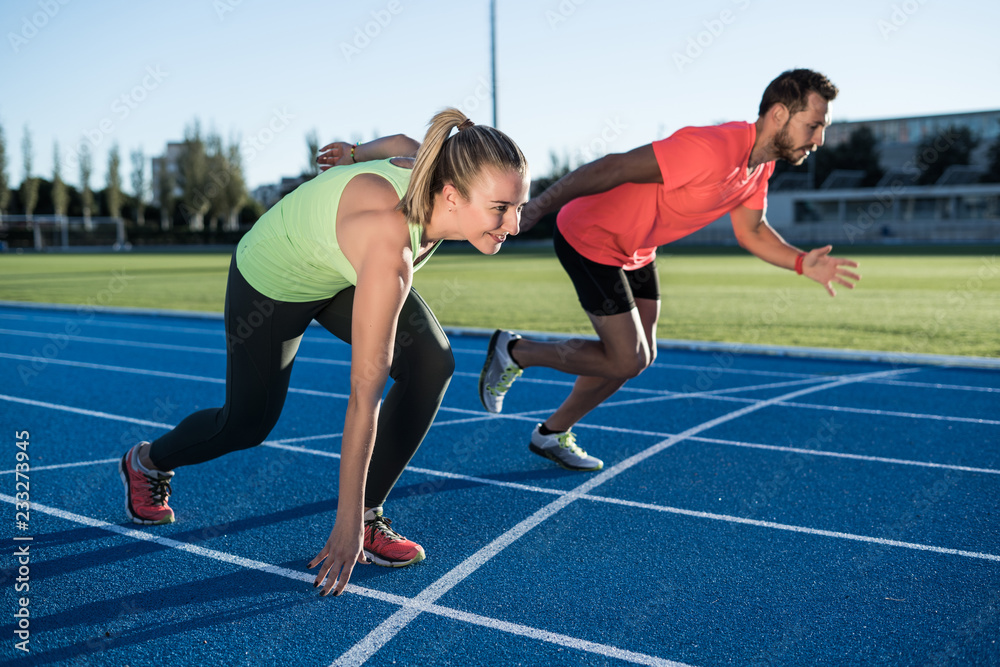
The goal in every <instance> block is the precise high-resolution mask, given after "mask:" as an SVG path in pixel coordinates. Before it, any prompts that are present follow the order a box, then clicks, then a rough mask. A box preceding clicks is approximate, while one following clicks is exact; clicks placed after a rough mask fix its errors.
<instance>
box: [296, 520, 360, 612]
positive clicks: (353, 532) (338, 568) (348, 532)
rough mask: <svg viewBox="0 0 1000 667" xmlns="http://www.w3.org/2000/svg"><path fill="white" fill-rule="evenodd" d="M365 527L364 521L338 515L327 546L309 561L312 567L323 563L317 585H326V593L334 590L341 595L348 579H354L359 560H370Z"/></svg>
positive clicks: (317, 586)
mask: <svg viewBox="0 0 1000 667" xmlns="http://www.w3.org/2000/svg"><path fill="white" fill-rule="evenodd" d="M364 537H365V529H364V523H363V522H362V521H353V520H350V519H344V520H341V517H340V516H338V517H337V520H336V521H335V522H334V524H333V530H332V531H330V537H329V538H327V540H326V544H325V545H324V546H323V550H322V551H320V552H319V553H318V554H317V555H316V557H315V558H313V559H312V561H310V563H309V569H310V570H311V569H313V568H314V567H316V566H317V565H319V564H320V563H323V566H322V567H321V568H320V569H319V572H318V573H317V574H316V580H315V581H314V582H313V587H315V588H319V587H320V586H322V585H323V580H324V579H325V580H326V586H323V591H322V593H323V595H329V594H330V591H331V590H333V594H334V595H340V594H341V593H343V592H344V588H346V587H347V582H348V581H350V579H351V573H352V572H353V571H354V564H355V563H368V559H367V558H365V552H364V548H363V545H364Z"/></svg>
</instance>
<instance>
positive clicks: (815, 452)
mask: <svg viewBox="0 0 1000 667" xmlns="http://www.w3.org/2000/svg"><path fill="white" fill-rule="evenodd" d="M691 440H694V441H696V442H706V443H709V444H713V445H726V446H727V447H745V448H748V449H768V450H772V451H776V452H790V453H793V454H803V455H805V456H828V457H832V458H838V459H850V460H855V461H870V462H873V463H888V464H890V465H902V466H918V467H921V468H938V469H942V470H956V471H960V472H974V473H984V474H987V475H1000V470H995V469H993V468H973V467H970V466H960V465H953V464H950V463H931V462H930V461H911V460H909V459H894V458H887V457H884V456H867V455H865V454H848V453H847V452H829V451H824V450H820V449H803V448H801V447H782V446H780V445H761V444H757V443H753V442H740V441H738V440H720V439H718V438H702V437H694V438H691Z"/></svg>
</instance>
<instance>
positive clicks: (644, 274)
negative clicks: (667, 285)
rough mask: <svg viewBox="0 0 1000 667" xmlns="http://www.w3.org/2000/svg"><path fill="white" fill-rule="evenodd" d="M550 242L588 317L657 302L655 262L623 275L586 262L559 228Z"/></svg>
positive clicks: (609, 267) (601, 315) (624, 272)
mask: <svg viewBox="0 0 1000 667" xmlns="http://www.w3.org/2000/svg"><path fill="white" fill-rule="evenodd" d="M552 242H553V245H554V246H555V249H556V257H558V258H559V262H560V263H561V264H562V265H563V268H564V269H566V273H568V274H569V279H570V280H572V281H573V287H575V288H576V295H577V297H578V298H579V299H580V305H581V306H583V309H584V310H585V311H587V312H588V313H590V314H592V315H597V316H599V317H603V316H606V315H617V314H619V313H627V312H628V311H630V310H632V309H633V308H635V300H636V299H652V300H657V299H659V298H660V278H659V276H658V275H657V273H656V261H655V260H654V261H652V262H650V263H649V264H647V265H646V266H643V267H641V268H638V269H635V270H634V271H626V270H625V269H623V268H621V267H620V266H610V265H608V264H599V263H597V262H594V261H592V260H589V259H587V258H586V257H584V256H583V255H581V254H580V253H578V252H577V251H576V249H575V248H574V247H573V246H571V245H570V244H569V241H567V240H566V239H565V238H564V237H563V235H562V234H560V233H559V228H558V227H556V228H555V230H554V231H553V233H552Z"/></svg>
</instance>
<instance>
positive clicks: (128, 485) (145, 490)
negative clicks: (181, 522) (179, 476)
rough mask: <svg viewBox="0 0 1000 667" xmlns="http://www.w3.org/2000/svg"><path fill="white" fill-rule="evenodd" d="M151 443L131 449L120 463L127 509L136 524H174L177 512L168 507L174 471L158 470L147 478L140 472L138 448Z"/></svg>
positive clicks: (141, 444) (142, 443) (140, 444)
mask: <svg viewBox="0 0 1000 667" xmlns="http://www.w3.org/2000/svg"><path fill="white" fill-rule="evenodd" d="M145 444H148V443H145V442H140V443H139V444H138V445H136V446H135V447H133V448H132V449H130V450H128V452H127V453H126V454H125V456H123V457H122V460H121V461H120V462H119V463H118V472H119V473H120V474H121V478H122V484H124V485H125V509H126V510H127V511H128V515H129V517H131V518H132V521H133V523H142V524H146V525H154V524H161V523H173V521H174V511H173V510H172V509H170V507H168V506H167V499H168V498H170V478H171V477H173V476H174V473H173V472H159V471H155V472H154V473H153V474H152V475H147V474H146V473H144V472H143V471H142V470H140V469H139V462H138V460H137V457H138V456H139V448H140V447H142V446H143V445H145Z"/></svg>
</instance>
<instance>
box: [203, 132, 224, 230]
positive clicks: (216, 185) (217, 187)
mask: <svg viewBox="0 0 1000 667" xmlns="http://www.w3.org/2000/svg"><path fill="white" fill-rule="evenodd" d="M205 146H206V153H207V155H208V174H207V178H206V180H205V188H204V192H203V194H204V196H205V198H206V199H207V200H208V211H207V213H208V218H209V222H208V229H209V230H210V231H213V232H214V231H216V230H217V229H218V228H219V218H221V217H223V216H224V215H226V214H227V213H228V210H229V207H228V205H227V203H226V185H227V183H228V180H229V168H228V167H229V165H228V164H227V162H226V152H225V150H223V148H222V137H220V136H219V135H218V134H216V133H214V132H213V133H212V134H209V135H208V138H207V139H206V140H205Z"/></svg>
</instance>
